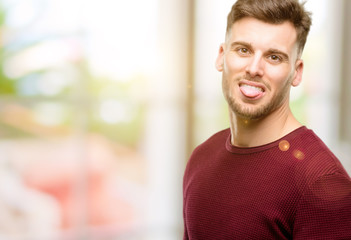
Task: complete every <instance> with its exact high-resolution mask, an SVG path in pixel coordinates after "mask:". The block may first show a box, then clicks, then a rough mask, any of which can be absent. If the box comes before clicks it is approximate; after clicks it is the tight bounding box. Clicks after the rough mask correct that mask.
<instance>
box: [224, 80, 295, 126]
mask: <svg viewBox="0 0 351 240" xmlns="http://www.w3.org/2000/svg"><path fill="white" fill-rule="evenodd" d="M245 79H247V78H245ZM247 80H249V79H247ZM249 81H250V80H249ZM252 81H256V82H257V80H252ZM290 84H291V77H289V79H288V80H287V81H285V85H284V86H283V88H282V89H281V90H280V91H279V92H277V93H275V94H274V96H272V99H271V101H269V102H268V103H266V104H260V105H255V104H248V103H241V102H239V101H240V100H239V97H238V96H234V95H233V92H231V89H230V84H229V81H228V80H227V79H226V78H225V76H223V79H222V89H223V93H224V97H225V99H226V101H227V103H228V106H229V108H230V110H231V111H232V112H233V113H234V114H235V115H236V116H238V117H240V118H243V119H247V120H258V119H262V118H264V117H266V116H267V115H269V114H270V113H272V112H273V111H274V110H276V109H277V108H279V107H280V106H281V105H282V104H283V103H284V100H285V99H286V98H287V97H288V94H289V90H290Z"/></svg>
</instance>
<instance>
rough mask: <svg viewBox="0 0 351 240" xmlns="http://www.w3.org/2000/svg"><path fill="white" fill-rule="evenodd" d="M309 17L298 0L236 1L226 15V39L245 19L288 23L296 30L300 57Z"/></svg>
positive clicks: (307, 29)
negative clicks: (232, 29)
mask: <svg viewBox="0 0 351 240" xmlns="http://www.w3.org/2000/svg"><path fill="white" fill-rule="evenodd" d="M310 15H311V14H310V13H309V12H307V11H306V10H305V8H304V3H299V1H298V0H237V2H236V3H235V4H234V5H233V7H232V10H231V11H230V13H229V14H228V18H227V31H226V37H228V35H229V33H230V31H231V27H232V25H233V24H234V23H235V22H236V21H238V20H240V19H242V18H245V17H252V18H256V19H257V20H260V21H263V22H266V23H271V24H281V23H283V22H285V21H289V22H291V23H292V24H293V25H294V27H295V29H296V32H297V44H298V53H299V55H301V53H302V51H303V48H304V46H305V43H306V39H307V35H308V33H309V30H310V26H311V23H312V20H311V17H310Z"/></svg>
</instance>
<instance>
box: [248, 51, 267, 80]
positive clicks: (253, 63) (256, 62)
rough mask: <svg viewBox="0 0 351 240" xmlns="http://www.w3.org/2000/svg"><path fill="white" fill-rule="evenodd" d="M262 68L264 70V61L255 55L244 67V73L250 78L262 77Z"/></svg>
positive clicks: (260, 56)
mask: <svg viewBox="0 0 351 240" xmlns="http://www.w3.org/2000/svg"><path fill="white" fill-rule="evenodd" d="M263 68H264V61H263V58H262V55H259V54H257V55H255V56H253V57H252V58H251V59H250V61H249V62H248V64H247V66H246V73H247V74H249V75H250V77H252V78H254V77H257V76H258V77H262V76H263V73H264V71H263Z"/></svg>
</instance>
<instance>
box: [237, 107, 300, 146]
mask: <svg viewBox="0 0 351 240" xmlns="http://www.w3.org/2000/svg"><path fill="white" fill-rule="evenodd" d="M301 126H302V125H301V123H299V122H298V121H297V120H296V118H295V117H294V116H293V114H292V113H291V111H290V108H288V107H287V108H286V109H278V110H276V111H274V112H273V113H271V114H270V115H268V116H266V117H264V118H262V119H255V120H251V119H243V118H240V117H238V116H236V115H235V113H232V112H230V128H231V136H232V138H231V143H232V145H234V146H238V147H256V146H261V145H264V144H267V143H271V142H273V141H276V140H278V139H280V138H282V137H284V136H285V135H287V134H289V133H290V132H292V131H294V130H295V129H297V128H299V127H301Z"/></svg>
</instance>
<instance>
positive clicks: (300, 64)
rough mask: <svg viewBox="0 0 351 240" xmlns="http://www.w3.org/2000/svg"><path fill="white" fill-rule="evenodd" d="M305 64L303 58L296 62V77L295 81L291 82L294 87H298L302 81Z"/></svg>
mask: <svg viewBox="0 0 351 240" xmlns="http://www.w3.org/2000/svg"><path fill="white" fill-rule="evenodd" d="M303 66H304V64H303V60H302V59H298V60H297V61H296V64H295V73H294V78H293V81H292V82H291V85H292V86H293V87H297V86H298V85H300V83H301V81H302V73H303Z"/></svg>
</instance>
